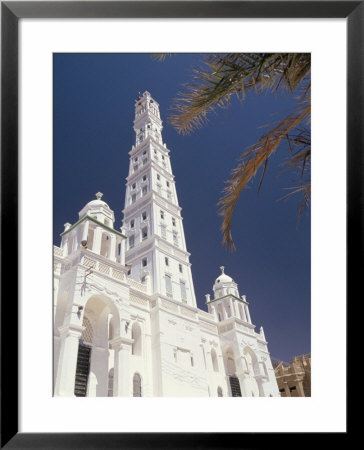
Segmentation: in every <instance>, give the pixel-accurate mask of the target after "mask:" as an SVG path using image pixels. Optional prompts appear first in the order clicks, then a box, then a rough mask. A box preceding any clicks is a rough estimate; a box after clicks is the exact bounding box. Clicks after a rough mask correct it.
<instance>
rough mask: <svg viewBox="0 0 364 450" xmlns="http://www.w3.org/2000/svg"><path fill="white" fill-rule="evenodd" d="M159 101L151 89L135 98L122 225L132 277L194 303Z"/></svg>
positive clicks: (154, 291) (153, 289)
mask: <svg viewBox="0 0 364 450" xmlns="http://www.w3.org/2000/svg"><path fill="white" fill-rule="evenodd" d="M162 129H163V126H162V120H161V119H160V114H159V105H158V103H157V102H156V101H155V100H154V99H153V98H152V97H151V95H150V93H149V92H147V91H146V92H144V94H143V95H140V96H139V97H138V99H137V100H136V102H135V120H134V131H135V134H136V136H135V145H133V146H132V149H131V151H130V152H129V155H130V167H129V175H128V177H127V183H126V195H125V208H124V210H123V214H124V219H123V227H124V229H125V232H126V235H127V236H128V242H127V249H126V264H128V265H130V266H131V269H130V277H131V278H133V279H135V280H137V281H139V282H142V283H146V284H147V285H148V289H149V290H150V293H152V294H157V295H160V296H162V297H168V298H172V299H173V300H177V301H181V302H183V303H186V304H188V305H190V306H193V307H196V298H195V292H194V287H193V281H192V275H191V268H190V266H191V264H190V262H189V256H190V253H188V252H187V249H186V241H185V236H184V231H183V224H182V217H181V208H180V206H179V205H178V199H177V192H176V187H175V182H174V176H173V174H172V168H171V163H170V158H169V152H170V150H168V148H167V146H166V144H165V143H163V141H162Z"/></svg>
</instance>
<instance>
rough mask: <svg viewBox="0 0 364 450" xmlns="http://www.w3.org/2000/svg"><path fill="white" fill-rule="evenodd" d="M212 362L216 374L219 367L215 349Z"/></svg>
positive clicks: (212, 352)
mask: <svg viewBox="0 0 364 450" xmlns="http://www.w3.org/2000/svg"><path fill="white" fill-rule="evenodd" d="M211 360H212V367H213V369H214V372H218V371H219V365H218V363H217V356H216V352H215V349H214V348H213V349H212V350H211Z"/></svg>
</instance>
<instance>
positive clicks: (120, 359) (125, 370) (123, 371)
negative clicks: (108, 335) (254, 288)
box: [110, 337, 133, 397]
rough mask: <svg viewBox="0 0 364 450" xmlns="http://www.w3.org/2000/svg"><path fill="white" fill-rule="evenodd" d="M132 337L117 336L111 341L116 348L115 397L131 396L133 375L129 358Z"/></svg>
mask: <svg viewBox="0 0 364 450" xmlns="http://www.w3.org/2000/svg"><path fill="white" fill-rule="evenodd" d="M132 342H133V341H132V340H131V339H127V338H123V337H117V338H115V339H113V340H112V341H110V344H111V347H112V349H113V350H114V358H115V359H114V386H113V396H114V397H131V396H132V395H133V393H132V385H133V382H132V379H131V378H130V377H131V376H132V375H131V374H130V368H129V359H130V354H131V344H132Z"/></svg>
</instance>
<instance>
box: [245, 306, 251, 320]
mask: <svg viewBox="0 0 364 450" xmlns="http://www.w3.org/2000/svg"><path fill="white" fill-rule="evenodd" d="M245 310H246V315H247V316H248V322H249V323H252V320H251V318H250V312H249V308H248V305H245Z"/></svg>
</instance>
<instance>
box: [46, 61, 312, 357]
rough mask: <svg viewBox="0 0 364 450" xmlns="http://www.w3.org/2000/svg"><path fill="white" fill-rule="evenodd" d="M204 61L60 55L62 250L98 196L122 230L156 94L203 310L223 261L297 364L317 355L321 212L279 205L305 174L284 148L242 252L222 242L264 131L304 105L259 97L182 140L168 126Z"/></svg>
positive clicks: (242, 234)
mask: <svg viewBox="0 0 364 450" xmlns="http://www.w3.org/2000/svg"><path fill="white" fill-rule="evenodd" d="M197 59H198V55H193V54H179V55H174V56H172V57H170V58H167V59H166V60H165V61H164V62H162V63H161V62H158V61H155V60H153V59H152V58H151V56H150V55H147V54H55V55H54V160H53V161H54V177H53V180H54V185H53V189H54V191H53V192H54V210H53V213H54V243H55V244H56V245H59V244H60V236H59V234H60V233H61V232H62V231H63V230H64V227H63V224H64V223H65V222H71V223H74V222H76V220H77V219H78V211H80V210H81V209H82V207H83V206H84V205H85V204H86V203H87V202H89V201H90V200H92V199H94V198H95V196H94V194H95V193H96V192H97V191H101V192H103V193H104V197H103V200H105V201H106V202H107V203H108V204H109V205H110V207H111V208H112V209H113V210H114V212H115V217H116V223H115V228H116V229H119V227H120V226H121V219H122V214H121V210H122V209H123V208H124V195H125V178H126V176H127V175H128V162H129V155H128V152H129V151H130V149H131V146H132V144H134V141H135V136H134V131H133V120H134V101H135V99H136V98H137V95H138V92H144V91H145V90H148V91H149V92H150V93H151V94H152V96H153V97H154V98H155V99H156V101H157V102H158V103H159V104H160V111H161V118H162V120H163V124H164V129H163V132H162V134H163V140H164V142H166V144H167V147H168V148H169V149H170V150H171V154H170V156H171V163H172V170H173V173H174V175H175V180H176V188H177V195H178V198H179V203H180V206H181V207H182V216H183V218H184V221H183V223H184V229H185V235H186V242H187V250H188V251H189V252H190V253H191V258H190V261H191V263H192V275H193V279H194V285H195V291H196V298H197V302H198V306H199V307H200V308H202V309H206V305H205V296H204V294H206V293H208V292H210V293H212V285H213V282H214V280H215V278H216V277H217V276H218V275H219V273H220V270H219V266H221V265H224V266H225V272H226V273H227V274H229V275H230V276H232V277H233V279H234V280H235V281H236V282H237V283H238V284H239V290H240V294H241V295H242V294H246V295H247V300H248V302H249V303H250V312H251V316H252V321H253V323H254V324H255V325H256V326H257V328H256V331H259V327H260V326H261V325H263V327H264V330H265V334H266V338H267V340H268V349H269V351H270V353H271V356H272V357H273V358H279V359H282V360H284V361H287V362H288V361H290V360H291V358H292V357H293V356H294V355H299V354H302V353H307V352H309V351H310V216H309V213H307V214H305V215H304V216H303V217H302V218H301V221H300V224H299V226H297V203H298V198H295V197H292V198H290V199H288V200H282V201H278V200H279V199H280V198H281V197H283V196H284V195H285V194H286V191H285V190H283V188H284V187H287V186H292V183H293V184H294V176H293V174H291V173H286V174H283V175H280V176H278V175H279V174H280V173H281V170H282V168H281V166H280V164H282V162H284V160H285V158H286V157H287V156H288V149H285V148H283V149H282V151H279V152H278V153H277V155H276V156H275V157H274V158H273V159H272V160H271V162H270V164H269V165H268V170H267V173H266V176H265V179H264V182H263V186H262V189H261V191H260V193H259V194H257V184H258V181H259V179H258V178H257V179H256V180H255V182H254V183H253V184H252V185H251V187H250V188H249V189H247V190H246V191H245V192H244V193H243V194H242V196H241V197H240V200H239V201H238V203H237V206H236V209H235V213H234V217H233V227H232V233H233V238H234V242H235V244H236V247H237V250H236V251H235V252H228V251H227V250H226V249H225V248H224V247H223V246H222V244H221V239H222V235H221V232H220V225H221V217H220V216H218V214H217V206H216V204H217V202H218V200H219V198H220V195H221V191H222V189H223V188H224V181H225V180H227V179H228V177H229V174H230V171H231V169H233V168H234V167H235V165H236V162H237V158H238V156H239V155H240V154H241V153H242V152H243V150H244V149H245V148H246V147H247V146H249V145H251V144H253V143H254V142H255V141H256V140H257V139H258V138H259V137H260V136H261V134H262V133H263V132H264V130H265V128H262V126H263V125H266V124H269V123H272V122H274V121H276V120H277V119H279V118H280V117H283V115H284V114H286V113H287V112H289V111H290V109H291V108H292V102H293V99H292V98H291V97H290V96H289V95H288V94H280V95H273V94H264V95H260V96H257V95H255V94H252V95H249V96H248V98H247V99H246V100H245V102H244V103H239V102H238V101H235V100H234V101H233V102H232V104H231V106H230V108H229V109H228V110H223V109H219V110H218V111H217V114H213V115H211V117H210V119H211V120H210V122H209V124H208V125H206V126H205V127H203V128H201V129H199V130H196V131H194V132H193V133H192V134H191V135H188V136H182V135H179V134H178V133H177V132H176V131H175V129H174V128H173V127H172V126H171V125H169V124H168V120H167V118H168V112H169V108H170V106H171V103H172V99H173V98H174V97H175V96H176V93H177V92H178V91H180V90H181V85H182V84H183V83H185V82H187V81H188V80H189V79H190V76H191V68H192V66H193V65H195V64H196V61H197Z"/></svg>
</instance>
